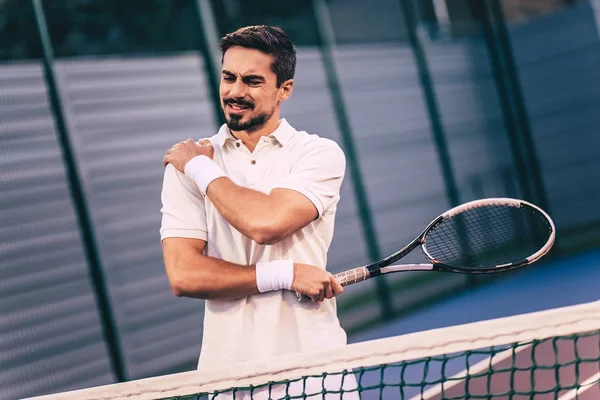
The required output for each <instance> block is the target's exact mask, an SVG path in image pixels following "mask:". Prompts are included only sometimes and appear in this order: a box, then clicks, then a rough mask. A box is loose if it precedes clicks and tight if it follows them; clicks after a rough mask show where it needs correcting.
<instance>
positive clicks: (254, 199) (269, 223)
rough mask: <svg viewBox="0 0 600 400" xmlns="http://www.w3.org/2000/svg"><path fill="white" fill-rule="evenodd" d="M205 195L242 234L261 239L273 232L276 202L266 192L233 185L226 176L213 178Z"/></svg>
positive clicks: (277, 215) (276, 217)
mask: <svg viewBox="0 0 600 400" xmlns="http://www.w3.org/2000/svg"><path fill="white" fill-rule="evenodd" d="M207 195H208V197H209V199H210V201H211V202H212V203H213V204H214V206H215V208H216V209H217V210H218V211H219V213H220V214H221V215H222V216H223V218H225V220H226V221H227V222H229V223H230V224H231V225H232V226H233V227H234V228H235V229H237V230H238V231H239V232H240V233H242V234H243V235H245V236H247V237H249V238H252V239H253V240H255V241H257V242H262V241H263V237H265V236H269V237H271V236H273V235H275V232H271V231H273V230H275V227H276V225H277V224H276V221H277V219H278V218H279V212H278V204H277V203H276V202H274V201H273V200H272V199H271V197H270V196H269V195H267V194H264V193H262V192H259V191H257V190H253V189H249V188H246V187H243V186H238V185H236V184H235V183H234V182H233V181H231V180H230V179H217V180H215V181H213V182H212V183H211V184H210V186H209V189H208V192H207Z"/></svg>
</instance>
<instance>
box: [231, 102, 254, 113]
mask: <svg viewBox="0 0 600 400" xmlns="http://www.w3.org/2000/svg"><path fill="white" fill-rule="evenodd" d="M224 103H225V107H226V108H227V109H228V111H229V112H234V113H238V112H239V113H241V112H244V111H246V110H250V109H252V108H253V107H252V104H250V103H246V102H244V101H240V102H238V101H232V100H225V101H224Z"/></svg>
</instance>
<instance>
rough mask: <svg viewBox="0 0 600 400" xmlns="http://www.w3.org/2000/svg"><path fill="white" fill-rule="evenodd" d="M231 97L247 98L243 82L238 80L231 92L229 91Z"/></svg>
mask: <svg viewBox="0 0 600 400" xmlns="http://www.w3.org/2000/svg"><path fill="white" fill-rule="evenodd" d="M229 96H230V97H232V98H234V99H242V98H244V97H245V96H246V85H245V84H244V83H243V82H241V81H240V80H237V81H236V82H235V83H234V84H233V85H232V86H231V90H230V91H229Z"/></svg>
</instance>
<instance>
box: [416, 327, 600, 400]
mask: <svg viewBox="0 0 600 400" xmlns="http://www.w3.org/2000/svg"><path fill="white" fill-rule="evenodd" d="M577 359H579V362H575V360H577ZM599 360H600V335H599V334H598V333H595V334H591V335H589V336H583V337H581V338H579V339H577V340H573V339H568V340H567V339H559V340H554V341H553V340H547V341H543V342H540V343H538V344H534V345H528V346H523V347H518V348H516V349H515V351H514V352H513V351H512V350H510V349H509V350H506V351H503V352H500V353H497V354H495V355H494V356H493V357H492V358H487V359H485V360H483V361H481V362H479V363H478V364H476V365H474V366H472V367H471V368H469V371H468V372H469V375H470V377H469V379H468V380H467V379H463V378H464V377H465V376H466V372H467V371H462V372H460V373H459V374H457V375H455V376H454V377H453V379H457V380H451V381H449V382H446V383H445V384H444V386H443V394H442V387H441V386H440V385H438V386H434V387H431V388H429V389H428V390H427V391H425V392H424V393H423V395H422V396H421V395H418V396H415V397H413V400H417V399H423V400H441V399H448V398H450V399H455V398H456V399H462V398H469V397H467V396H490V394H491V395H492V396H491V397H483V398H491V399H498V400H504V399H509V398H510V399H513V400H524V399H535V400H550V399H558V400H571V399H578V400H599V399H600V384H599V381H600V361H599ZM555 366H558V368H555ZM515 367H516V368H515ZM515 369H516V371H515ZM489 371H494V372H493V373H489ZM473 375H475V376H473ZM577 383H579V384H580V385H582V387H581V388H579V390H576V389H569V390H560V391H558V395H557V394H556V390H555V388H556V387H571V386H574V385H576V384H577ZM511 387H512V389H513V391H514V392H515V393H519V392H521V393H530V392H532V391H534V393H538V392H539V393H540V394H535V395H534V396H533V397H531V396H529V395H517V394H514V395H513V396H512V397H510V396H509V395H508V393H510V391H511ZM543 392H547V393H543Z"/></svg>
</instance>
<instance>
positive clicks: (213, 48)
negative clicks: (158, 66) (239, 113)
mask: <svg viewBox="0 0 600 400" xmlns="http://www.w3.org/2000/svg"><path fill="white" fill-rule="evenodd" d="M195 4H196V13H197V14H198V23H199V27H200V30H201V31H202V38H203V41H204V49H203V51H202V52H201V53H202V56H203V58H204V65H205V69H206V72H207V74H206V75H207V76H208V84H209V86H210V94H211V98H212V104H213V108H214V111H215V118H216V120H217V121H216V122H217V125H222V124H224V123H225V117H224V116H223V113H222V112H221V98H220V95H219V83H220V81H221V50H220V49H219V41H220V35H219V28H218V26H217V23H216V21H217V18H216V17H215V13H214V11H213V8H212V5H211V4H210V0H196V1H195Z"/></svg>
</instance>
